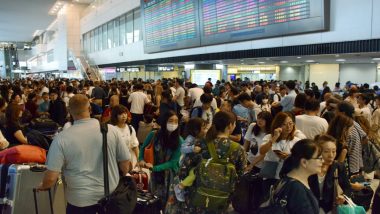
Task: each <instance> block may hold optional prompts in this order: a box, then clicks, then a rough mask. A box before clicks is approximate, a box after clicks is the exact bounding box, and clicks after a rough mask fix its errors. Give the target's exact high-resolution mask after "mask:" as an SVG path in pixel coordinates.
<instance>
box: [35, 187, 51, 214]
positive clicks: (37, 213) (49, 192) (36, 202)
mask: <svg viewBox="0 0 380 214" xmlns="http://www.w3.org/2000/svg"><path fill="white" fill-rule="evenodd" d="M48 194H49V204H50V213H51V214H54V209H53V199H52V196H51V189H49V190H48ZM33 196H34V207H35V211H36V214H39V213H40V212H39V210H38V200H37V189H35V188H33Z"/></svg>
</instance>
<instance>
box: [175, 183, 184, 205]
mask: <svg viewBox="0 0 380 214" xmlns="http://www.w3.org/2000/svg"><path fill="white" fill-rule="evenodd" d="M174 193H175V197H176V198H177V200H178V201H180V202H184V201H185V191H184V190H183V189H181V188H179V184H177V185H175V186H174Z"/></svg>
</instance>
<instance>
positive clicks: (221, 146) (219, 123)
mask: <svg viewBox="0 0 380 214" xmlns="http://www.w3.org/2000/svg"><path fill="white" fill-rule="evenodd" d="M235 124H236V116H235V115H234V114H233V113H231V112H225V111H220V112H218V113H216V114H215V116H214V119H213V121H212V126H211V128H210V129H209V130H208V132H207V135H206V141H207V143H213V144H214V145H215V149H216V152H217V154H218V155H219V156H220V157H222V158H225V156H226V155H227V153H228V150H229V149H230V147H232V148H236V149H235V150H233V151H232V152H231V155H230V157H227V158H228V159H229V160H230V162H231V163H233V164H234V165H235V168H236V172H237V174H238V175H239V176H240V175H242V174H243V173H244V168H245V166H246V164H247V158H246V154H245V152H244V149H243V148H242V147H241V146H240V145H239V144H238V143H237V142H234V141H231V140H230V135H231V133H232V132H233V130H234V129H235V126H236V125H235ZM202 156H203V158H207V159H208V158H210V154H209V152H206V154H204V155H202Z"/></svg>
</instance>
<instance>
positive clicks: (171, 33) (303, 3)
mask: <svg viewBox="0 0 380 214" xmlns="http://www.w3.org/2000/svg"><path fill="white" fill-rule="evenodd" d="M141 8H142V15H143V29H144V51H145V52H146V53H154V52H161V51H168V50H175V49H183V48H190V47H199V46H206V45H214V44H220V43H227V42H237V41H244V40H252V39H257V38H267V37H276V36H284V35H291V34H299V33H308V32H315V31H324V30H328V28H329V13H330V11H329V8H330V0H141Z"/></svg>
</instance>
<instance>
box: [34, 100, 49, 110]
mask: <svg viewBox="0 0 380 214" xmlns="http://www.w3.org/2000/svg"><path fill="white" fill-rule="evenodd" d="M49 105H50V102H49V101H44V102H43V103H41V104H40V105H38V109H37V111H38V112H48V111H49Z"/></svg>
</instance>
